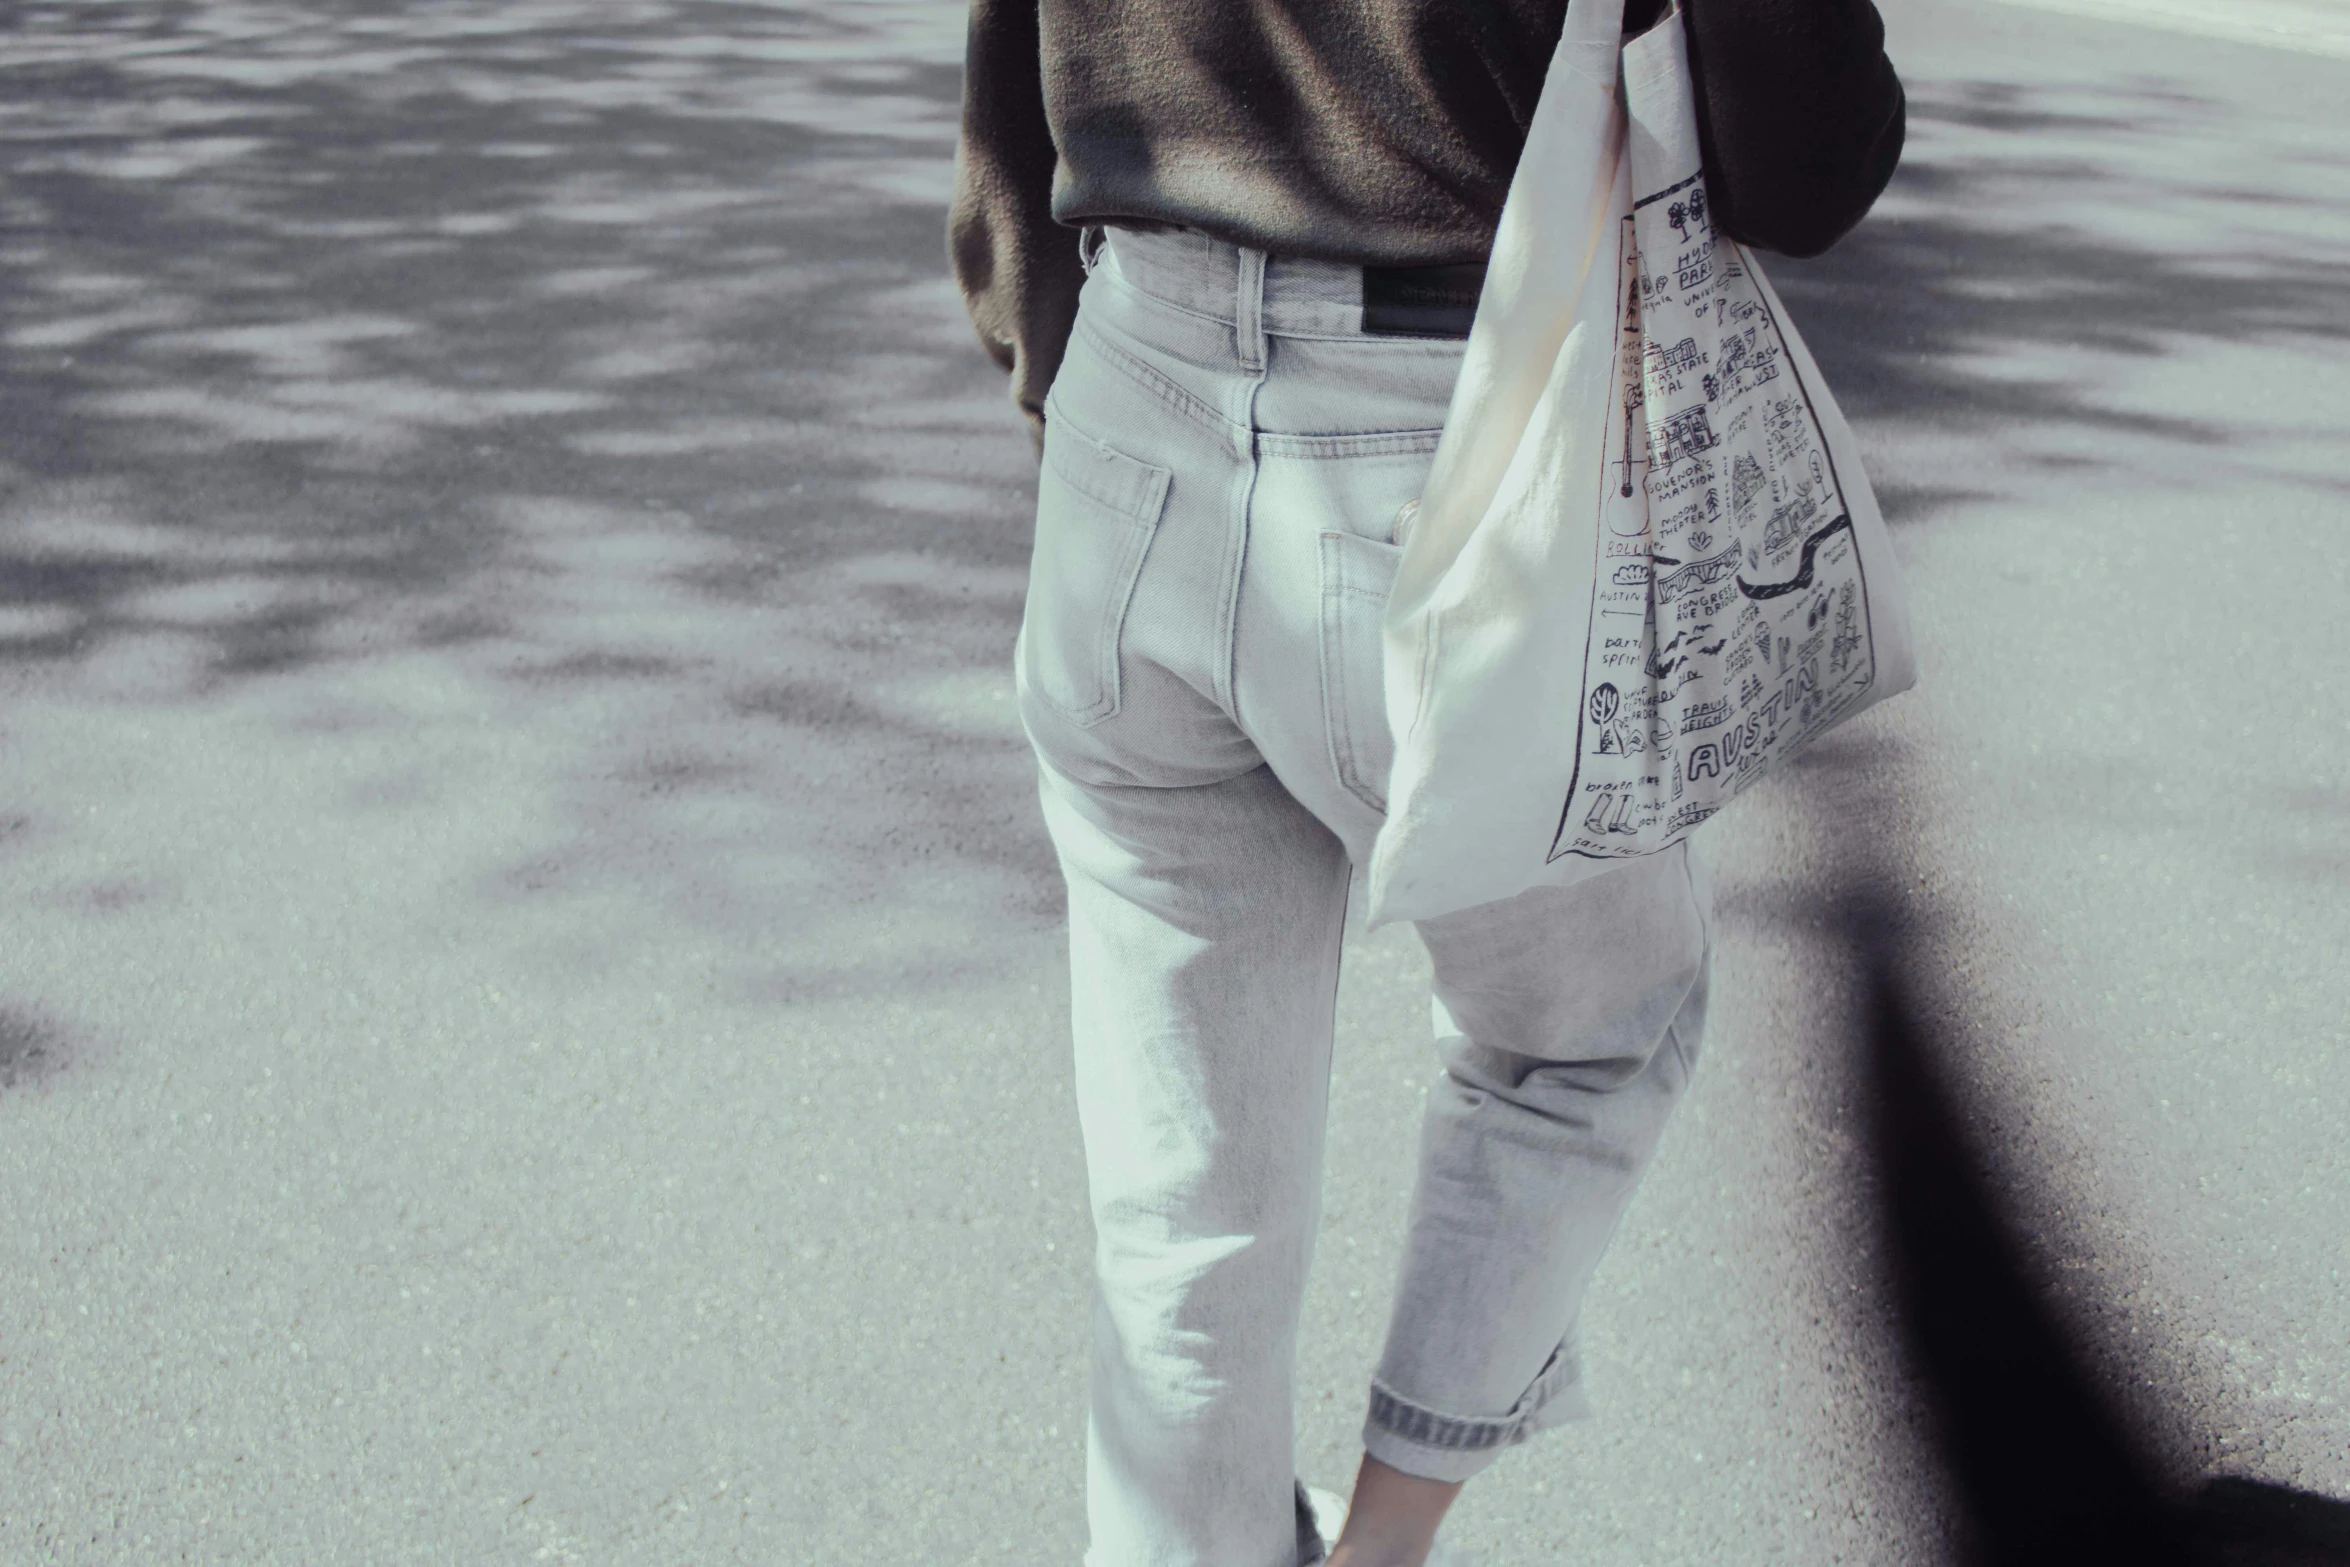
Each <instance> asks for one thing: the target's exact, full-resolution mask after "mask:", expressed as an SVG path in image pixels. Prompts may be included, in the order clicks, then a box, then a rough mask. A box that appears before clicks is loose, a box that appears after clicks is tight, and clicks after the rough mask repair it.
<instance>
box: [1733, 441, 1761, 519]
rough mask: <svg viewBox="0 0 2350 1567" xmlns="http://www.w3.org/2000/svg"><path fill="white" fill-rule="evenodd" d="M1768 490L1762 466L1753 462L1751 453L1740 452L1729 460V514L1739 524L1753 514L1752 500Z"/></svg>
mask: <svg viewBox="0 0 2350 1567" xmlns="http://www.w3.org/2000/svg"><path fill="white" fill-rule="evenodd" d="M1768 488H1769V481H1768V480H1766V479H1765V478H1764V477H1763V467H1762V464H1761V463H1759V462H1756V461H1755V460H1754V454H1753V453H1752V452H1740V453H1739V454H1738V455H1737V456H1735V457H1733V458H1731V459H1730V514H1731V515H1732V516H1733V517H1735V518H1737V519H1738V521H1739V522H1741V523H1744V522H1745V521H1746V520H1747V518H1749V517H1750V516H1752V515H1753V514H1754V498H1755V497H1756V496H1758V495H1760V494H1762V493H1763V491H1764V490H1766V489H1768Z"/></svg>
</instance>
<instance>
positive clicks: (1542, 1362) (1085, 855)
mask: <svg viewBox="0 0 2350 1567" xmlns="http://www.w3.org/2000/svg"><path fill="white" fill-rule="evenodd" d="M1361 322H1362V309H1361V285H1360V282H1359V274H1358V273H1356V272H1355V271H1354V270H1352V269H1350V268H1345V267H1339V266H1334V265H1329V264H1325V263H1315V262H1301V261H1291V260H1287V259H1282V258H1274V259H1271V260H1268V258H1267V257H1266V256H1264V255H1263V254H1262V253H1260V252H1256V251H1251V250H1245V249H1239V248H1236V247H1233V246H1230V245H1226V244H1222V243H1219V242H1217V241H1213V240H1210V239H1207V238H1205V237H1203V236H1199V235H1194V234H1186V233H1178V234H1160V235H1136V234H1128V233H1124V232H1119V233H1114V234H1112V235H1111V237H1110V243H1109V245H1108V246H1107V248H1106V250H1105V251H1104V252H1103V253H1102V254H1101V255H1100V257H1099V258H1098V260H1097V261H1096V264H1095V266H1094V270H1093V273H1092V276H1091V277H1090V278H1089V279H1088V281H1087V283H1086V287H1085V294H1084V302H1083V305H1082V307H1081V310H1080V312H1079V316H1078V321H1077V329H1076V333H1075V336H1074V339H1073V341H1072V342H1071V344H1070V348H1069V355H1068V358H1067V360H1066V362H1065V363H1064V364H1063V366H1062V368H1061V371H1060V375H1059V378H1058V379H1057V380H1056V382H1055V383H1054V386H1053V390H1052V395H1051V400H1050V404H1049V411H1048V419H1047V425H1046V436H1045V454H1044V470H1043V475H1042V478H1041V480H1040V487H1039V497H1038V507H1037V523H1036V553H1035V561H1034V566H1033V568H1032V577H1031V581H1030V586H1029V597H1028V608H1027V616H1026V620H1025V623H1024V624H1023V626H1022V629H1021V636H1020V644H1019V649H1018V652H1017V655H1016V661H1017V665H1018V677H1019V692H1020V712H1021V717H1022V720H1023V722H1024V723H1025V724H1026V726H1027V729H1028V734H1029V737H1030V739H1031V740H1032V741H1033V743H1034V745H1035V748H1036V752H1037V755H1038V757H1039V759H1040V761H1041V763H1042V772H1043V780H1044V782H1043V795H1044V809H1045V817H1046V821H1047V824H1048V825H1049V827H1050V829H1051V832H1052V836H1053V841H1054V844H1055V846H1056V848H1057V849H1058V851H1059V854H1060V858H1061V865H1062V869H1063V871H1064V873H1065V874H1066V876H1067V878H1068V884H1069V927H1070V940H1069V949H1070V951H1069V955H1070V966H1071V971H1072V976H1073V989H1074V996H1075V1033H1076V1055H1077V1101H1078V1113H1079V1117H1080V1120H1081V1122H1082V1125H1083V1129H1084V1135H1085V1151H1086V1164H1087V1173H1088V1179H1089V1183H1090V1189H1091V1197H1092V1205H1093V1217H1094V1226H1095V1235H1096V1243H1095V1257H1094V1268H1095V1282H1096V1293H1095V1312H1094V1348H1093V1384H1092V1405H1091V1418H1090V1420H1089V1425H1088V1441H1087V1482H1088V1485H1087V1489H1088V1514H1089V1521H1090V1524H1091V1529H1092V1548H1091V1550H1090V1551H1089V1552H1088V1554H1087V1557H1086V1561H1087V1563H1088V1564H1089V1567H1292V1564H1294V1563H1297V1562H1301V1561H1303V1562H1311V1561H1313V1560H1316V1559H1318V1557H1319V1555H1320V1547H1319V1545H1318V1544H1316V1543H1314V1542H1313V1540H1312V1535H1311V1531H1310V1529H1306V1528H1301V1526H1300V1524H1299V1522H1298V1516H1297V1508H1296V1502H1295V1495H1294V1491H1293V1481H1292V1474H1293V1467H1292V1466H1293V1383H1294V1379H1295V1358H1296V1345H1297V1332H1298V1320H1299V1311H1300V1300H1301V1297H1302V1294H1303V1290H1304V1286H1305V1280H1306V1269H1307V1264H1308V1262H1309V1261H1310V1259H1311V1257H1312V1253H1313V1246H1314V1234H1315V1229H1316V1227H1317V1224H1318V1222H1319V1218H1320V1185H1321V1164H1322V1139H1323V1121H1324V1110H1325V1106H1326V1104H1327V1099H1328V1089H1329V1073H1330V1054H1331V1031H1332V1021H1333V1020H1332V1008H1333V1000H1334V995H1335V991H1336V988H1337V983H1338V964H1339V944H1340V932H1341V929H1342V927H1343V926H1344V924H1345V916H1346V905H1347V895H1348V888H1349V883H1350V876H1351V871H1352V868H1353V867H1354V866H1356V865H1359V864H1361V863H1363V861H1364V860H1365V858H1366V856H1367V855H1368V853H1369V850H1370V845H1371V840H1372V838H1373V836H1374V835H1375V834H1376V832H1377V831H1378V827H1379V821H1380V813H1381V806H1382V800H1381V790H1382V788H1383V786H1384V782H1385V778H1386V774H1387V767H1388V760H1389V756H1390V741H1389V738H1388V733H1387V723H1386V716H1385V713H1384V710H1383V707H1382V705H1381V683H1380V641H1379V621H1380V611H1381V606H1382V604H1383V603H1384V601H1385V598H1386V594H1387V589H1388V586H1389V582H1390V579H1391V576H1392V574H1393V571H1394V567H1395V559H1396V556H1397V554H1398V548H1397V546H1396V545H1395V544H1394V543H1393V542H1392V539H1393V529H1394V521H1395V517H1396V513H1397V511H1398V509H1399V508H1400V507H1401V506H1402V504H1403V503H1404V502H1405V501H1407V500H1409V499H1410V498H1411V497H1413V496H1415V495H1417V494H1418V493H1419V490H1420V485H1421V483H1422V481H1423V479H1424V478H1425V476H1426V473H1427V469H1428V463H1429V459H1430V456H1431V454H1432V453H1433V452H1434V450H1435V447H1436V437H1437V429H1438V426H1440V425H1441V424H1442V423H1443V419H1444V410H1445V405H1446V402H1447V400H1448V398H1449V397H1450V395H1451V391H1452V383H1453V379H1454V377H1455V375H1456V374H1457V372H1458V370H1459V367H1460V345H1459V344H1458V343H1455V342H1449V341H1442V340H1425V339H1414V338H1396V337H1373V336H1366V335H1365V334H1364V333H1363V332H1362V330H1361ZM1419 931H1420V936H1421V939H1422V940H1423V941H1424V942H1425V943H1426V945H1427V948H1428V951H1429V955H1430V957H1431V959H1432V960H1433V967H1434V974H1435V997H1434V1006H1433V1011H1434V1015H1435V1022H1436V1049H1437V1054H1438V1057H1439V1058H1440V1061H1441V1064H1442V1067H1443V1072H1442V1075H1441V1076H1440V1077H1439V1078H1438V1079H1437V1081H1436V1083H1435V1085H1434V1086H1433V1088H1432V1090H1431V1092H1430V1096H1429V1101H1428V1109H1427V1118H1426V1123H1425V1126H1424V1129H1423V1135H1422V1142H1421V1147H1420V1150H1419V1160H1420V1167H1419V1184H1418V1190H1417V1193H1416V1196H1415V1198H1414V1206H1413V1213H1412V1219H1411V1233H1410V1237H1409V1241H1408V1245H1407V1248H1406V1251H1405V1257H1404V1264H1403V1274H1402V1278H1401V1280H1400V1282H1399V1285H1398V1288H1397V1292H1396V1301H1395V1314H1394V1317H1393V1320H1392V1322H1391V1324H1390V1327H1389V1329H1388V1337H1387V1345H1386V1349H1385V1351H1384V1354H1383V1356H1382V1358H1381V1361H1380V1364H1379V1368H1378V1372H1377V1375H1376V1377H1375V1378H1374V1380H1373V1381H1372V1383H1371V1393H1370V1412H1369V1419H1368V1422H1367V1424H1366V1425H1365V1428H1364V1433H1363V1440H1364V1444H1365V1446H1366V1447H1367V1449H1368V1450H1369V1451H1370V1452H1371V1453H1372V1454H1373V1455H1374V1456H1376V1457H1378V1458H1379V1459H1381V1460H1382V1461H1383V1462H1386V1463H1388V1464H1392V1465H1393V1466H1394V1467H1396V1468H1398V1469H1401V1470H1404V1471H1406V1472H1407V1473H1411V1474H1417V1475H1423V1476H1427V1477H1429V1478H1432V1479H1442V1480H1460V1479H1466V1478H1467V1477H1468V1476H1470V1475H1472V1474H1474V1473H1476V1472H1477V1471H1478V1470H1479V1469H1481V1468H1483V1467H1484V1466H1485V1465H1486V1464H1488V1463H1490V1462H1491V1461H1492V1460H1493V1458H1494V1457H1495V1456H1496V1454H1498V1453H1499V1452H1500V1451H1501V1450H1502V1449H1503V1448H1505V1447H1507V1446H1509V1445H1511V1444H1512V1443H1515V1442H1518V1441H1521V1440H1523V1439H1524V1438H1525V1437H1526V1436H1528V1435H1529V1434H1531V1433H1533V1432H1536V1431H1539V1430H1542V1429H1544V1428H1546V1427H1548V1426H1552V1425H1555V1424H1557V1423H1559V1422H1560V1421H1562V1420H1565V1419H1569V1418H1572V1417H1575V1416H1577V1415H1580V1414H1582V1413H1584V1412H1585V1411H1586V1408H1587V1406H1586V1404H1585V1402H1584V1399H1583V1396H1582V1390H1581V1387H1580V1382H1579V1364H1578V1361H1577V1357H1576V1353H1575V1348H1574V1333H1575V1321H1576V1315H1577V1312H1578V1311H1579V1309H1580V1307H1581V1304H1582V1300H1583V1294H1584V1289H1585V1286H1586V1284H1587V1283H1588V1281H1589V1280H1590V1277H1591V1274H1592V1270H1593V1268H1594V1267H1595V1266H1596V1265H1597V1263H1598V1261H1599V1257H1600V1253H1601V1252H1602V1250H1603V1249H1604V1248H1605V1247H1606V1245H1607V1241H1608V1237H1609V1235H1610V1234H1611V1232H1612V1231H1613V1230H1614V1228H1615V1225H1616V1222H1617V1220H1618V1219H1619V1218H1620V1217H1621V1215H1622V1214H1623V1211H1624V1208H1625V1205H1626V1203H1627V1202H1628V1201H1629V1200H1630V1198H1631V1196H1632V1191H1633V1188H1634V1186H1635V1185H1636V1184H1637V1183H1638V1181H1639V1179H1640V1174H1641V1171H1642V1169H1643V1168H1644V1167H1645V1165H1646V1163H1647V1161H1648V1158H1649V1155H1650V1153H1651V1151H1652V1150H1653V1149H1654V1147H1655V1145H1656V1140H1657V1134H1658V1132H1659V1131H1660V1129H1661V1128H1662V1127H1663V1125H1664V1121H1665V1118H1666V1116H1667V1114H1668V1113H1669V1112H1670V1111H1671V1109H1672V1106H1673V1104H1674V1103H1675V1102H1676V1100H1677V1099H1678V1098H1679V1096H1680V1094H1681V1092H1682V1090H1683V1088H1684V1087H1685V1086H1686V1084H1687V1082H1688V1078H1689V1073H1690V1070H1691V1067H1692V1065H1693V1063H1694V1060H1695V1057H1696V1053H1697V1049H1698V1042H1699V1036H1700V1033H1701V1030H1702V1028H1703V1025H1704V1014H1705V994H1706V976H1707V971H1708V967H1709V960H1710V956H1711V952H1712V935H1713V920H1712V913H1711V906H1710V902H1709V898H1708V889H1707V884H1706V881H1705V879H1704V874H1703V872H1702V870H1701V869H1700V867H1699V866H1698V864H1697V863H1696V861H1695V859H1694V858H1693V857H1692V856H1690V855H1688V854H1687V853H1685V852H1684V851H1682V850H1678V849H1677V850H1674V851H1672V852H1669V853H1666V854H1663V855H1659V856H1657V857H1656V858H1654V859H1652V860H1648V861H1644V862H1638V863H1635V864H1632V865H1628V866H1627V867H1625V868H1623V869H1620V870H1616V871H1613V872H1611V873H1609V874H1608V875H1605V876H1602V877H1600V878H1598V879H1597V880H1594V881H1590V882H1586V883H1584V884H1582V885H1580V886H1578V887H1575V888H1572V889H1568V890H1564V891H1560V890H1541V891H1536V892H1531V893H1527V894H1525V895H1523V896H1520V897H1517V898H1513V899H1510V900H1509V901H1507V902H1504V903H1497V904H1491V905H1487V906H1485V907H1483V908H1476V909H1470V910H1467V911H1464V912H1462V913H1459V914H1453V915H1447V916H1445V917H1444V918H1441V919H1435V920H1429V921H1426V922H1424V923H1423V924H1422V925H1421V926H1420V927H1419ZM1397 1156H1398V1157H1399V1158H1401V1157H1402V1150H1398V1151H1397Z"/></svg>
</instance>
